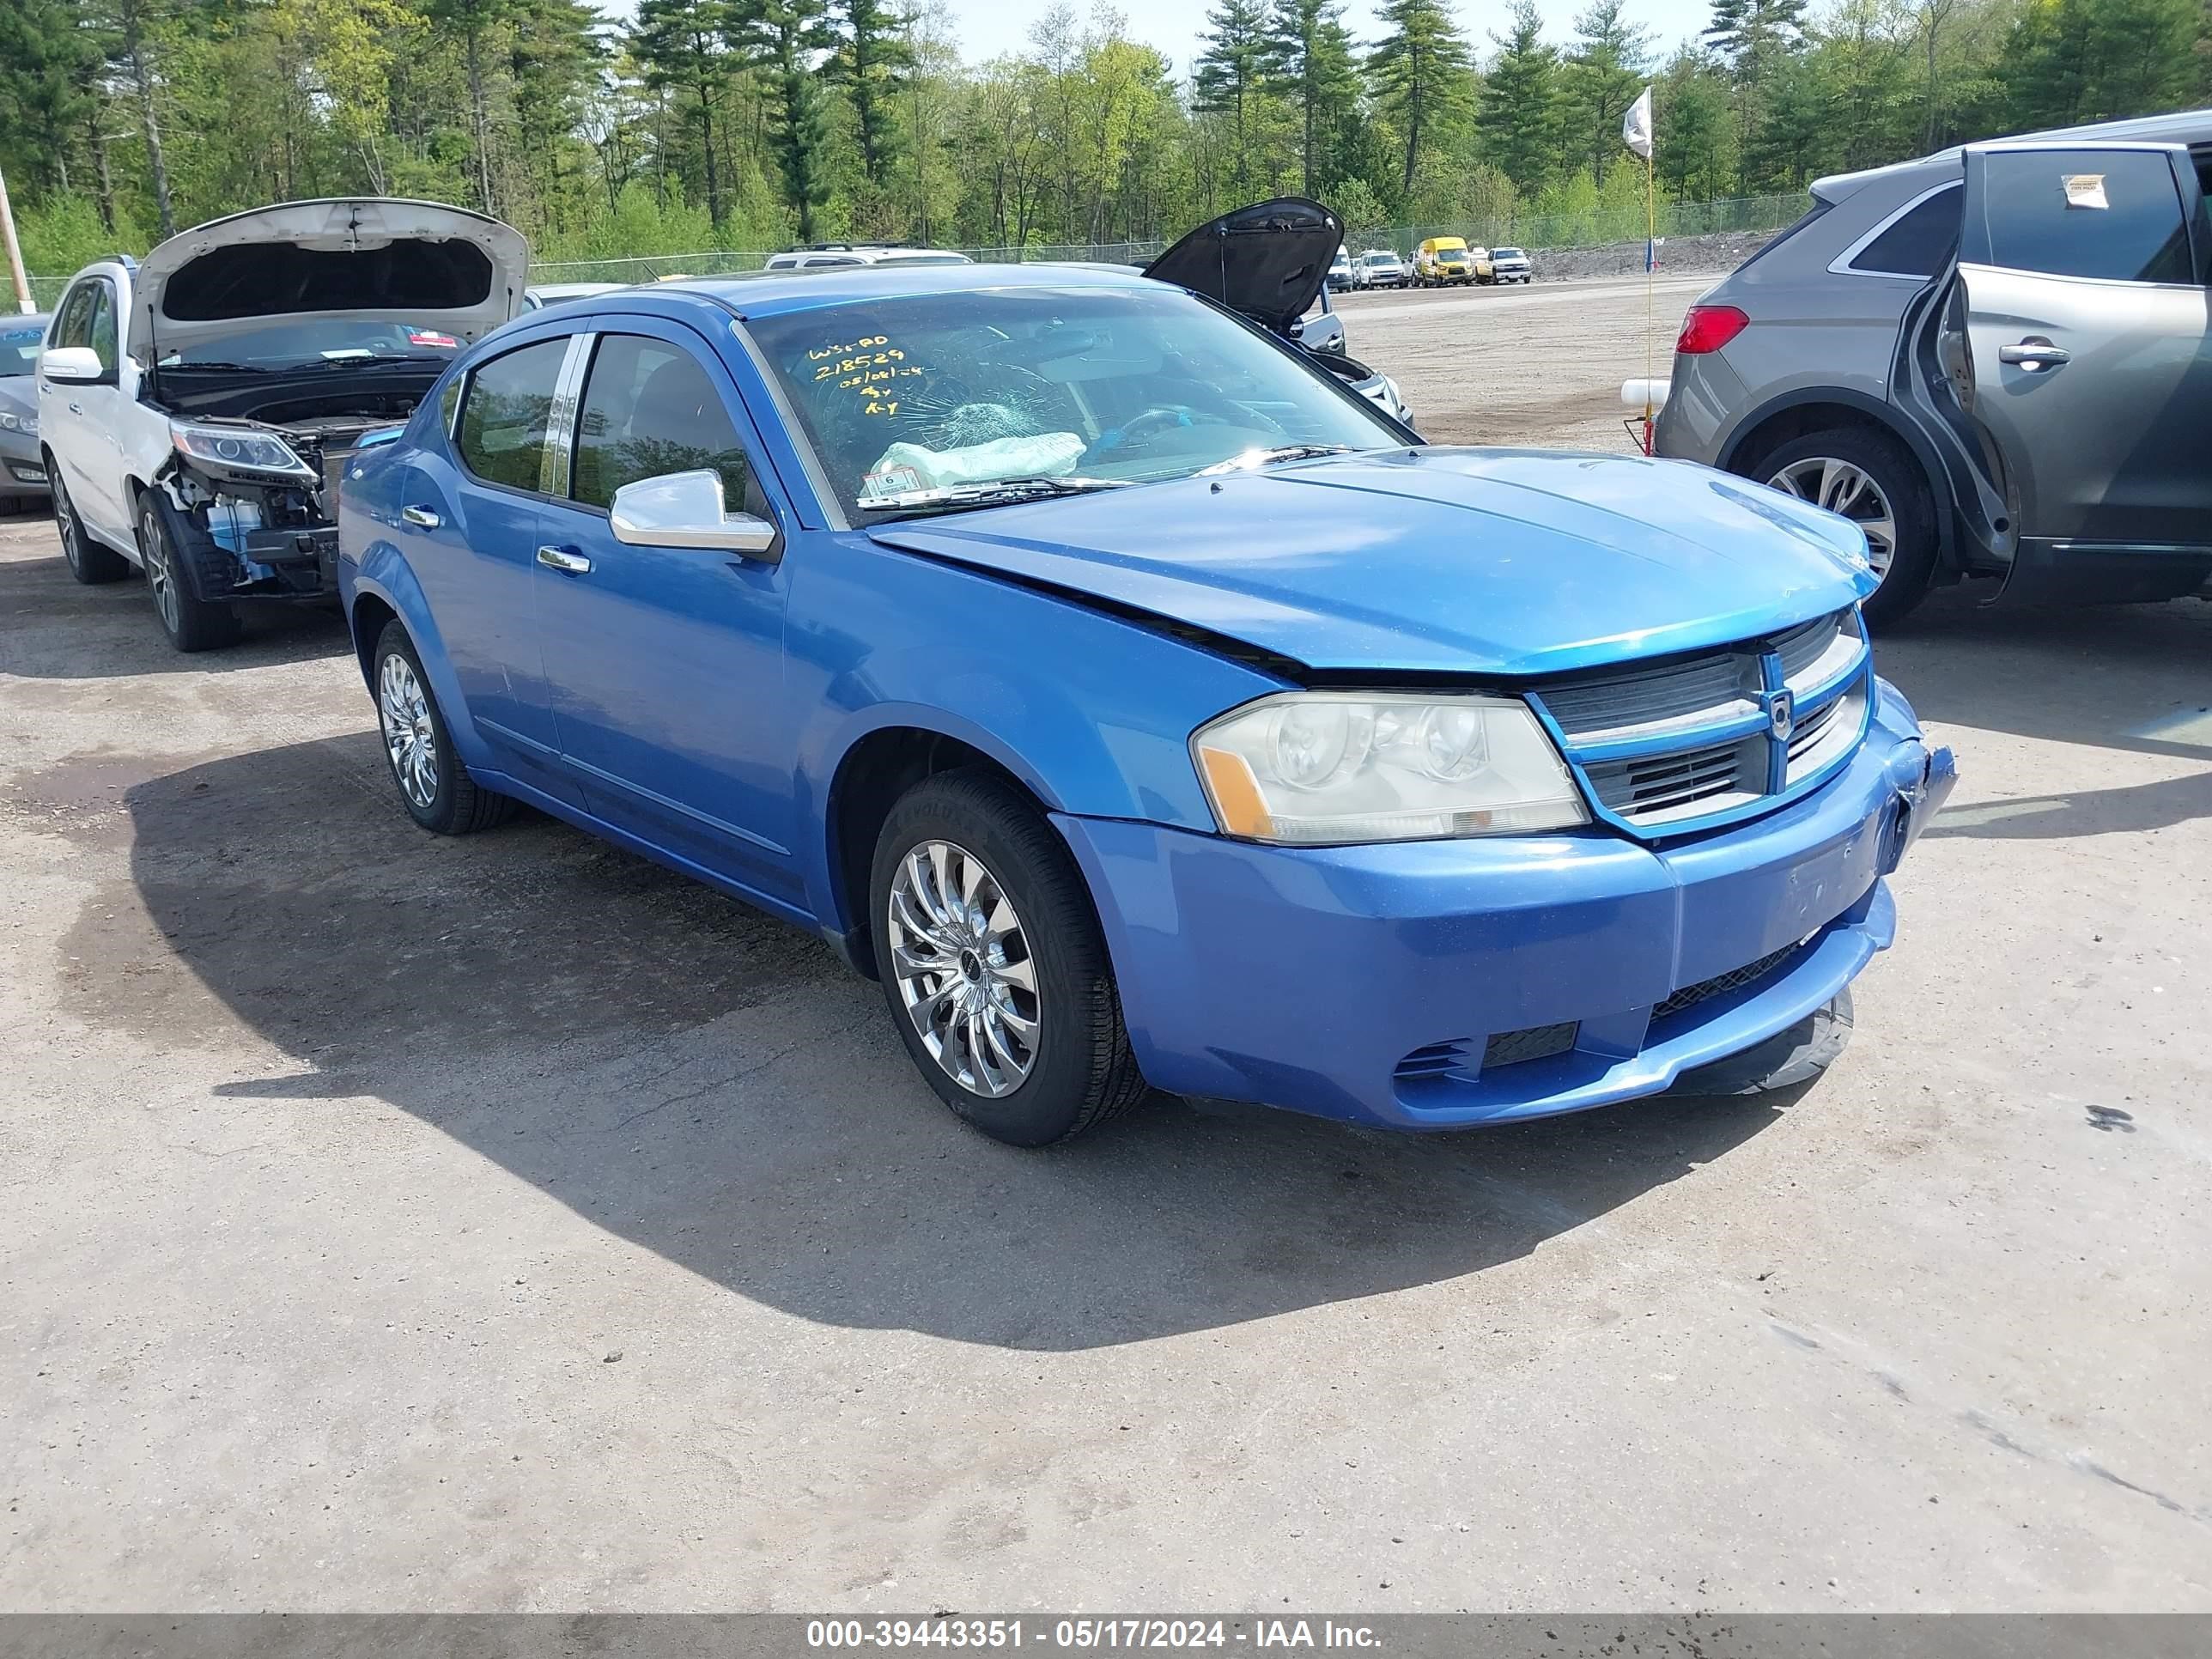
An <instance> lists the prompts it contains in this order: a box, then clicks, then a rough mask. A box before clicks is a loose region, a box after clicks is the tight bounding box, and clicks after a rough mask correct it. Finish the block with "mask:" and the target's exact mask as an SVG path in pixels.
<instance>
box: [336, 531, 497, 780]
mask: <svg viewBox="0 0 2212 1659" xmlns="http://www.w3.org/2000/svg"><path fill="white" fill-rule="evenodd" d="M338 569H339V582H338V586H339V591H340V592H341V594H342V595H343V600H344V604H345V613H346V627H347V628H348V629H349V631H350V632H351V633H352V635H353V638H354V648H355V651H356V654H357V655H358V656H359V657H360V659H361V662H362V677H363V679H364V681H366V679H367V677H368V671H369V668H368V653H369V651H370V649H371V647H374V645H375V643H376V641H374V640H364V639H363V638H362V636H361V625H360V623H359V622H358V620H357V618H358V617H359V615H360V611H361V602H362V599H365V598H374V599H378V600H380V601H381V602H382V603H383V604H385V605H389V606H390V607H391V608H392V612H393V613H394V614H395V615H396V616H398V618H399V621H400V624H401V626H403V627H404V628H405V629H406V630H407V635H408V637H409V638H410V639H411V640H413V641H415V654H416V656H418V657H420V658H421V659H422V672H423V674H424V675H425V676H426V677H427V678H428V680H429V682H430V690H431V691H432V692H433V693H434V694H435V696H436V697H437V699H438V712H439V713H440V714H442V715H444V716H445V720H446V730H447V732H448V733H449V734H451V736H452V738H453V747H454V748H455V749H456V750H459V753H460V757H461V762H462V764H464V765H465V766H469V767H471V768H475V769H485V768H490V767H494V766H495V759H494V757H493V755H492V753H491V750H490V749H489V746H488V745H487V744H485V742H484V740H483V734H482V733H480V732H478V731H477V727H476V722H475V721H474V720H472V719H471V718H470V714H469V705H468V700H467V699H466V698H465V697H463V696H461V687H460V683H459V681H458V680H457V679H455V678H453V669H452V666H451V660H452V659H450V658H449V657H448V656H447V653H446V641H445V636H444V635H442V634H441V633H440V632H439V629H438V623H437V619H436V618H435V616H434V615H433V614H432V612H431V610H430V604H429V601H428V599H425V598H424V597H423V593H422V583H421V582H420V581H418V580H416V575H415V572H414V570H413V568H411V567H410V565H409V564H408V562H407V557H406V555H404V553H402V552H401V551H400V550H399V549H398V547H396V546H394V545H393V544H392V543H391V542H389V541H386V540H384V539H382V538H377V539H375V540H373V541H371V542H370V543H369V544H368V546H367V547H366V548H365V549H363V550H362V555H361V558H360V561H359V562H358V563H356V564H351V565H348V564H345V563H343V562H342V563H341V564H340V565H339V567H338ZM368 690H369V695H370V696H372V697H374V696H375V690H376V689H375V687H374V685H371V686H369V688H368Z"/></svg>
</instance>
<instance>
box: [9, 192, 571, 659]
mask: <svg viewBox="0 0 2212 1659" xmlns="http://www.w3.org/2000/svg"><path fill="white" fill-rule="evenodd" d="M529 258H530V251H529V247H528V245H527V244H526V243H525V242H524V240H523V239H522V235H521V233H520V232H519V231H516V230H514V229H513V228H510V227H508V226H507V225H503V224H501V223H500V222H498V221H497V220H495V219H487V218H484V217H483V216H480V215H477V214H474V213H469V212H465V211H464V210H461V209H459V208H450V207H441V206H439V205H437V204H433V203H425V202H404V201H386V200H362V201H323V202H288V203H284V204H281V205H279V206H276V207H270V208H262V209H259V210H256V211H254V212H252V213H240V214H234V215H233V216H231V217H229V218H228V219H218V220H216V221H215V222H212V223H210V224H205V225H202V226H200V227H198V228H197V229H193V230H188V231H185V233H183V234H181V235H178V236H173V237H171V238H170V239H169V240H167V241H166V242H164V243H162V244H161V246H159V247H157V248H155V250H154V251H153V252H151V253H149V254H148V255H147V256H146V258H145V260H144V262H143V264H142V263H140V262H137V261H135V260H132V259H130V258H123V257H120V256H118V257H117V258H112V259H103V260H101V261H100V262H99V263H98V264H92V265H88V266H87V267H86V268H85V269H84V270H81V271H79V272H78V273H77V274H76V276H75V277H74V278H73V279H71V281H70V286H69V289H68V290H67V291H66V292H65V293H64V295H63V297H62V301H61V303H60V304H59V305H58V307H55V311H54V322H53V326H52V330H51V331H50V332H49V333H48V335H47V337H46V349H45V351H44V352H43V353H42V354H41V355H40V359H39V370H38V382H39V393H38V396H39V416H38V422H39V435H40V444H41V447H42V449H43V451H44V453H45V459H46V473H47V476H48V478H49V479H50V481H51V483H52V489H53V495H54V520H55V524H56V526H57V527H58V529H59V531H60V532H61V539H62V551H63V554H64V556H65V557H66V558H67V559H68V561H69V566H70V570H71V571H72V572H74V573H75V574H76V579H77V580H79V581H81V582H106V581H113V580H117V579H118V578H119V577H122V576H125V575H126V574H129V573H130V570H131V568H132V567H133V566H137V567H138V568H142V569H143V570H144V571H145V573H146V580H147V585H148V586H149V588H150V589H151V590H152V592H153V596H154V605H155V612H156V614H157V615H158V616H159V617H160V618H161V627H162V629H163V631H165V632H166V633H167V635H168V636H169V640H170V642H171V643H172V644H173V645H174V646H175V647H177V649H178V650H179V651H204V650H207V649H209V648H210V647H215V646H222V645H228V644H230V643H231V642H232V641H234V640H236V639H237V637H238V634H239V616H238V611H237V606H238V605H240V604H241V603H244V602H248V601H265V600H277V601H290V602H295V603H296V602H299V601H301V600H307V601H317V600H319V601H324V602H328V601H331V600H333V599H335V598H336V592H337V590H336V584H335V580H334V573H333V569H332V565H333V561H334V560H335V558H336V556H337V530H336V529H335V527H334V526H335V521H336V520H335V506H336V503H335V501H334V500H333V495H334V492H335V490H336V487H337V477H338V471H339V468H340V467H341V465H343V459H344V457H345V456H346V455H348V454H349V453H351V452H352V450H353V449H354V447H356V445H357V444H358V443H359V441H361V438H362V435H364V434H366V433H368V432H369V431H370V430H372V429H374V428H378V427H386V426H393V425H396V424H398V422H401V421H403V420H404V419H405V418H406V417H407V416H409V415H410V413H412V412H413V410H414V409H415V407H416V404H419V403H421V402H422V398H423V397H424V396H425V395H426V394H427V393H428V392H429V390H430V388H431V386H433V385H434V384H435V382H436V380H437V379H438V377H439V375H441V374H443V373H444V372H445V369H446V366H447V364H448V363H449V362H452V361H453V357H454V356H456V355H457V354H458V353H459V350H460V349H461V348H462V347H463V346H465V344H467V343H469V342H470V341H472V340H474V339H475V338H477V337H478V336H479V335H481V334H483V333H484V332H486V331H489V330H490V329H493V328H495V327H497V326H498V325H500V324H501V323H502V322H505V321H506V320H507V318H508V317H509V316H510V315H511V314H513V311H514V308H515V306H516V303H517V301H519V300H520V297H521V294H522V286H523V273H524V271H525V270H526V267H527V265H528V264H529Z"/></svg>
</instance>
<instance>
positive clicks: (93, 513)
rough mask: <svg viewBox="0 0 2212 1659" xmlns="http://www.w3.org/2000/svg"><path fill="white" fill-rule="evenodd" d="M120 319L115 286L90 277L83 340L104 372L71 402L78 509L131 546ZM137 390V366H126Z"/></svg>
mask: <svg viewBox="0 0 2212 1659" xmlns="http://www.w3.org/2000/svg"><path fill="white" fill-rule="evenodd" d="M118 323H119V319H118V316H117V314H116V296H115V284H114V283H111V282H109V281H108V280H107V279H106V277H104V276H96V277H94V278H93V280H92V317H91V320H90V325H89V328H88V332H87V335H86V337H85V343H86V344H87V345H88V346H90V347H91V348H92V353H93V356H95V357H97V358H99V359H100V369H101V370H102V372H103V373H104V374H106V376H107V378H106V380H97V381H93V382H90V383H88V384H86V385H83V386H78V387H77V388H76V392H75V395H74V396H73V397H72V398H71V399H70V401H71V402H72V403H76V404H81V405H82V414H80V415H78V416H77V417H76V418H77V421H78V423H79V425H78V430H79V438H78V447H79V448H80V450H81V451H82V453H83V456H84V461H83V465H84V475H85V488H84V489H83V490H82V492H80V493H79V494H78V495H77V498H76V501H77V511H78V512H79V513H82V514H83V515H84V516H85V518H86V519H87V520H88V521H90V522H91V523H92V524H94V525H96V526H99V527H100V529H101V530H102V531H105V532H106V534H107V536H108V538H110V539H111V540H114V541H119V542H123V543H125V544H130V543H131V541H132V540H133V538H135V536H136V533H137V532H136V530H135V528H134V526H133V524H132V520H133V518H134V516H135V513H134V508H135V507H136V505H137V503H136V502H134V501H132V500H131V491H130V489H129V487H128V485H127V484H126V483H125V480H124V477H123V412H124V410H125V406H126V404H125V398H126V393H125V388H124V386H122V384H121V382H122V380H123V378H124V375H125V366H124V364H123V362H122V347H121V343H120V332H121V331H120V328H119V326H118ZM130 374H131V380H132V381H133V385H132V386H131V392H134V393H135V392H136V391H137V386H136V380H137V371H136V367H135V365H134V366H132V367H131V370H130Z"/></svg>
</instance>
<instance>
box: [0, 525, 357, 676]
mask: <svg viewBox="0 0 2212 1659" xmlns="http://www.w3.org/2000/svg"><path fill="white" fill-rule="evenodd" d="M0 529H4V530H8V531H11V532H17V533H16V534H15V535H13V536H11V538H10V539H11V541H15V542H16V543H17V544H21V540H22V535H21V532H23V531H24V530H26V529H27V530H28V531H29V532H31V533H32V534H33V535H35V534H38V533H39V526H37V525H36V524H35V522H32V521H28V520H9V519H0ZM45 534H46V538H47V539H48V540H50V541H51V540H52V522H51V520H49V521H48V523H47V525H46V529H45ZM244 614H245V618H246V637H245V639H244V640H243V641H240V643H239V644H237V645H235V646H233V647H229V648H228V649H226V650H222V651H201V652H196V653H192V654H191V655H189V656H188V655H186V654H185V653H182V652H180V651H177V650H174V649H173V648H172V647H171V646H170V644H169V641H168V640H167V637H166V636H164V635H163V634H162V632H161V622H160V621H159V619H158V618H156V617H155V614H154V601H153V599H152V598H151V596H149V594H148V592H146V584H145V581H144V580H143V578H142V577H140V576H139V574H138V573H137V571H135V570H134V571H132V572H131V574H129V575H128V576H125V578H124V579H123V580H121V581H116V582H103V583H101V584H100V586H96V587H87V586H83V585H82V583H80V582H79V581H77V580H76V578H75V577H73V576H71V575H70V568H69V565H68V564H67V563H66V562H64V560H63V558H62V555H61V548H60V544H58V543H56V544H54V547H53V555H52V557H51V558H36V559H25V558H15V559H5V560H0V673H5V674H14V675H17V676H20V677H21V678H25V679H62V680H78V679H106V678H115V677H117V676H122V675H131V674H160V673H177V672H180V671H191V672H193V673H229V672H234V671H237V670H239V669H241V668H263V667H267V666H268V665H270V664H272V663H286V662H300V661H303V660H305V659H308V658H312V657H326V656H333V655H336V654H337V653H340V652H343V651H345V650H347V649H349V647H350V643H351V641H350V639H349V635H347V633H346V626H345V619H344V618H343V617H342V616H340V615H339V614H338V611H337V608H336V607H335V606H325V605H289V604H286V605H248V606H246V607H245V613H244Z"/></svg>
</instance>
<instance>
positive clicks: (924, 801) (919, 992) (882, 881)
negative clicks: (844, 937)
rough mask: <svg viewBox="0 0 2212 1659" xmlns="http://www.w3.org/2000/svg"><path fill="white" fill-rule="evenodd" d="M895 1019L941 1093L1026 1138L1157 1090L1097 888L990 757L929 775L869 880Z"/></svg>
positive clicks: (1043, 1137) (1066, 1131) (996, 1132)
mask: <svg viewBox="0 0 2212 1659" xmlns="http://www.w3.org/2000/svg"><path fill="white" fill-rule="evenodd" d="M869 913H870V915H872V917H873V918H874V919H875V920H874V933H875V955H876V963H877V969H878V979H880V980H881V981H882V983H883V987H884V1001H885V1002H886V1004H887V1005H888V1006H890V1012H891V1022H892V1024H894V1025H896V1027H897V1028H898V1033H899V1037H900V1040H901V1041H902V1042H904V1043H905V1044H906V1048H907V1053H908V1054H909V1055H910V1056H912V1058H913V1060H914V1063H915V1066H917V1067H918V1068H920V1070H921V1074H922V1076H923V1077H924V1078H925V1079H927V1081H928V1084H929V1086H930V1087H931V1088H933V1089H934V1090H935V1091H937V1096H938V1098H939V1099H940V1100H942V1101H943V1102H944V1103H945V1104H946V1105H947V1106H949V1107H951V1109H952V1110H953V1111H954V1112H955V1113H956V1114H957V1115H959V1116H960V1117H961V1118H962V1119H963V1120H964V1121H966V1122H968V1123H969V1124H971V1125H973V1126H974V1127H975V1128H978V1129H980V1130H981V1131H982V1132H983V1133H985V1134H987V1135H989V1136H990V1137H991V1138H992V1139H994V1140H1002V1141H1004V1142H1006V1144H1007V1145H1009V1146H1051V1145H1053V1144H1054V1142H1056V1141H1062V1140H1068V1139H1073V1138H1074V1137H1075V1136H1077V1135H1079V1134H1081V1133H1084V1132H1085V1131H1086V1130H1088V1129H1091V1128H1093V1127H1096V1126H1097V1125H1098V1124H1100V1123H1102V1122H1103V1121H1106V1120H1107V1119H1108V1118H1109V1117H1111V1116H1113V1115H1115V1114H1116V1113H1118V1112H1121V1111H1123V1110H1125V1109H1127V1108H1128V1107H1129V1106H1130V1105H1132V1104H1133V1103H1135V1102H1136V1101H1138V1100H1140V1099H1142V1098H1143V1097H1144V1095H1145V1093H1146V1084H1145V1079H1144V1077H1143V1074H1142V1073H1139V1071H1138V1069H1137V1062H1136V1060H1135V1057H1134V1056H1133V1055H1132V1054H1131V1053H1130V1052H1129V1036H1128V1032H1127V1030H1126V1029H1125V1028H1124V1027H1123V1025H1122V1023H1121V996H1120V993H1119V992H1118V990H1117V989H1116V988H1115V983H1114V969H1113V966H1112V964H1111V963H1109V961H1108V959H1107V955H1106V943H1105V939H1104V938H1103V936H1102V935H1101V933H1100V932H1099V927H1098V919H1097V915H1096V913H1095V912H1094V911H1093V910H1092V908H1091V895H1090V892H1089V890H1088V889H1087V888H1085V885H1084V882H1083V877H1082V874H1081V872H1079V870H1078V869H1077V868H1076V866H1075V860H1074V859H1073V857H1071V856H1070V855H1069V854H1068V850H1067V848H1066V844H1065V843H1064V842H1061V840H1060V837H1059V836H1058V835H1057V834H1055V833H1054V830H1053V828H1052V826H1051V825H1050V824H1049V823H1046V822H1045V820H1044V818H1043V817H1042V814H1040V813H1039V812H1038V811H1036V807H1035V806H1034V805H1031V804H1030V802H1029V800H1028V799H1026V798H1024V796H1023V795H1022V794H1021V793H1020V792H1019V791H1018V790H1017V789H1015V788H1014V787H1012V785H1010V784H1008V783H1007V782H1006V781H1004V780H1003V779H1001V778H1000V777H999V776H997V775H995V774H994V773H991V772H988V771H986V770H983V769H981V768H968V769H958V770H955V771H951V772H940V773H939V774H937V775H935V776H933V777H930V778H927V779H925V780H923V781H921V783H919V784H917V785H915V787H914V788H913V789H911V790H909V791H908V793H906V794H905V795H904V796H902V798H901V799H900V800H899V802H898V804H897V805H895V806H893V807H892V808H891V811H890V817H888V818H886V819H885V820H884V828H883V831H882V834H881V835H880V836H878V838H877V842H876V856H875V863H874V866H873V871H872V877H871V879H870V882H869Z"/></svg>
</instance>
